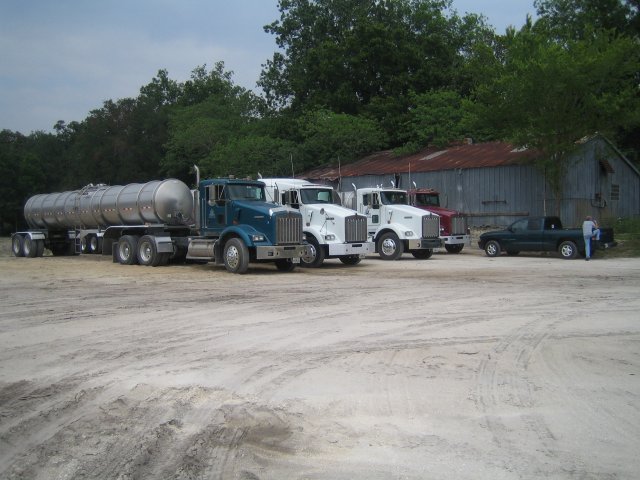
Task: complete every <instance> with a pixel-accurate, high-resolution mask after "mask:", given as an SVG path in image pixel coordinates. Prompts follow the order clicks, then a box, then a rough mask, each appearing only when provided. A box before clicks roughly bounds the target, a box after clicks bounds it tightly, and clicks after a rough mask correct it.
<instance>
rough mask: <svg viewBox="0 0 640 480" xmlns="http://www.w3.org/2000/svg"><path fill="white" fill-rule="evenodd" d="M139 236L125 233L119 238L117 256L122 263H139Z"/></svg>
mask: <svg viewBox="0 0 640 480" xmlns="http://www.w3.org/2000/svg"><path fill="white" fill-rule="evenodd" d="M137 250H138V237H137V236H135V235H123V236H121V237H120V240H118V247H117V248H116V258H117V260H118V263H119V264H120V265H135V264H136V263H138V256H137V255H136V252H137Z"/></svg>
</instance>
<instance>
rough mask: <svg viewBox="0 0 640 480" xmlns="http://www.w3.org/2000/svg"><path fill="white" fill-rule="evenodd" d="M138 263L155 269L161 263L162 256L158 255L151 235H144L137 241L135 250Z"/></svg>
mask: <svg viewBox="0 0 640 480" xmlns="http://www.w3.org/2000/svg"><path fill="white" fill-rule="evenodd" d="M136 252H137V256H138V263H139V264H140V265H144V266H151V267H157V266H158V265H160V264H161V263H162V260H163V257H164V254H162V253H158V248H157V247H156V242H155V241H154V240H153V237H152V236H151V235H145V236H143V237H141V238H140V240H139V241H138V248H137V250H136Z"/></svg>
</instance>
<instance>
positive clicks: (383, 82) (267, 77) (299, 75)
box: [259, 0, 491, 142]
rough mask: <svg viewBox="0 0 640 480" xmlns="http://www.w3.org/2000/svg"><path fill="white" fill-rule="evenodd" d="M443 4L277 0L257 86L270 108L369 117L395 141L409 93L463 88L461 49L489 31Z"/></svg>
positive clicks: (446, 0)
mask: <svg viewBox="0 0 640 480" xmlns="http://www.w3.org/2000/svg"><path fill="white" fill-rule="evenodd" d="M450 6H451V1H450V0H393V1H391V0H377V1H376V0H368V1H361V0H316V1H309V0H281V1H280V2H279V7H280V13H281V18H280V20H279V21H276V22H273V23H272V24H270V25H267V26H266V27H265V30H266V31H267V32H269V33H272V34H274V35H275V36H276V42H277V44H278V46H279V47H280V49H281V51H279V52H276V53H274V55H273V58H272V59H271V60H269V61H268V62H267V63H266V65H265V68H264V69H263V71H262V74H261V77H260V81H259V85H260V86H261V87H262V88H263V90H264V92H265V95H266V99H267V101H268V102H269V104H270V106H272V107H274V108H282V107H288V108H291V109H293V110H294V111H303V110H305V109H315V108H318V107H322V108H328V109H329V110H331V111H333V112H335V113H345V114H350V115H357V114H368V115H369V116H372V117H373V118H375V119H376V120H377V121H380V122H381V124H382V125H383V126H386V127H387V128H386V130H387V133H388V134H389V135H390V139H391V141H392V142H394V140H397V139H395V138H394V135H395V128H396V127H397V126H398V125H399V123H400V122H401V121H402V120H401V119H400V118H399V117H401V116H403V115H405V114H406V112H407V110H408V108H409V103H408V98H407V97H408V95H409V93H410V92H412V91H414V92H426V91H429V90H432V89H439V88H443V87H447V88H456V89H461V90H463V89H464V88H465V87H466V86H468V85H467V84H466V82H467V80H468V79H466V78H465V77H464V76H463V75H462V73H463V72H462V69H461V68H460V67H461V65H462V64H463V63H464V60H465V53H466V52H468V51H470V50H471V49H472V45H473V43H474V42H477V41H479V40H481V39H483V38H485V37H487V36H489V35H490V34H491V32H490V30H489V29H488V28H487V27H486V26H485V24H484V21H483V19H482V18H481V17H478V16H475V15H469V16H467V17H465V18H464V19H461V18H459V17H458V16H457V15H455V14H451V15H449V16H447V15H446V9H447V8H448V7H450ZM367 107H370V108H367ZM389 117H393V118H394V119H395V120H390V119H389Z"/></svg>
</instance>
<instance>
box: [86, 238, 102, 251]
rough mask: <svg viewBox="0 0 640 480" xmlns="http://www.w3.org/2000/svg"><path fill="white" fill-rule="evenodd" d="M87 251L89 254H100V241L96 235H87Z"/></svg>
mask: <svg viewBox="0 0 640 480" xmlns="http://www.w3.org/2000/svg"><path fill="white" fill-rule="evenodd" d="M86 243H87V251H88V252H89V253H93V254H96V253H102V239H101V238H98V236H97V235H87V242H86Z"/></svg>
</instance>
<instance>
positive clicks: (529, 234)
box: [478, 217, 616, 259]
mask: <svg viewBox="0 0 640 480" xmlns="http://www.w3.org/2000/svg"><path fill="white" fill-rule="evenodd" d="M615 245H616V242H615V241H614V240H613V229H612V228H601V229H600V242H596V241H595V240H593V241H592V249H591V255H593V253H594V251H595V250H596V249H598V248H610V247H613V246H615ZM478 246H479V247H480V248H481V249H483V250H484V251H485V253H486V254H487V256H489V257H496V256H498V255H500V253H501V252H502V251H505V252H507V255H517V254H518V253H520V252H558V253H559V254H560V256H561V257H562V258H565V259H572V258H576V257H577V256H578V254H580V255H582V256H584V254H585V252H584V238H583V237H582V228H571V229H563V228H562V222H561V221H560V219H559V218H558V217H527V218H522V219H520V220H517V221H515V222H513V223H512V224H511V225H510V226H509V227H508V228H507V229H506V230H499V231H495V232H486V233H483V234H482V235H480V240H479V241H478Z"/></svg>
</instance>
